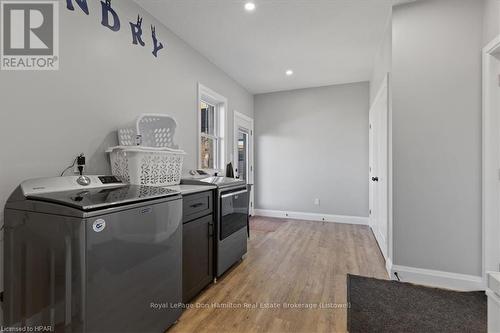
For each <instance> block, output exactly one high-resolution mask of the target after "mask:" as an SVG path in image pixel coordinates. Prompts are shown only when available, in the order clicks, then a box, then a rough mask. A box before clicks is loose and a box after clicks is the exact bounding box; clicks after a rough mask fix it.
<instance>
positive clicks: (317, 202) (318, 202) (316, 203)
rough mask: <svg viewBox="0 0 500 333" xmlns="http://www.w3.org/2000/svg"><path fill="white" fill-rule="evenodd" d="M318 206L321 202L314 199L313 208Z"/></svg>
mask: <svg viewBox="0 0 500 333" xmlns="http://www.w3.org/2000/svg"><path fill="white" fill-rule="evenodd" d="M320 204H321V201H320V200H319V198H316V199H314V205H315V206H319V205H320Z"/></svg>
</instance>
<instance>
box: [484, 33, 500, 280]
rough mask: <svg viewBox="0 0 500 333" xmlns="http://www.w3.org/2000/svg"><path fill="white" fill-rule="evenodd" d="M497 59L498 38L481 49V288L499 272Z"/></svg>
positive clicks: (499, 48) (499, 115)
mask: <svg viewBox="0 0 500 333" xmlns="http://www.w3.org/2000/svg"><path fill="white" fill-rule="evenodd" d="M495 54H497V57H495ZM499 59H500V35H499V36H497V37H496V38H495V39H493V40H492V41H491V42H490V43H488V45H487V46H486V47H485V48H484V49H483V96H482V98H483V112H482V125H483V138H482V139H483V144H482V146H483V147H482V148H483V151H482V153H483V158H482V166H483V167H482V185H483V186H482V189H483V191H482V196H483V200H482V225H483V230H482V231H483V249H482V252H483V262H482V266H483V267H482V268H483V272H482V275H483V284H484V287H485V288H486V287H487V273H488V272H490V271H497V272H498V271H499V270H500V267H499V263H500V247H499V244H500V208H499V203H500V182H499V181H500V142H499V141H500V110H499V107H500V101H499V97H498V90H499V89H500V88H499V85H500V77H499V73H498V70H497V71H495V72H493V70H494V66H499V65H500V60H499ZM498 68H500V66H499V67H498ZM492 73H493V74H492Z"/></svg>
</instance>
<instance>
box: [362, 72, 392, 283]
mask: <svg viewBox="0 0 500 333" xmlns="http://www.w3.org/2000/svg"><path fill="white" fill-rule="evenodd" d="M390 83H391V76H390V73H386V75H385V76H384V79H383V81H382V83H381V84H380V86H379V88H378V90H377V94H376V96H375V98H374V99H373V102H372V103H371V105H370V111H371V109H372V107H373V104H374V103H375V102H376V101H377V100H378V99H380V98H381V97H382V93H383V92H384V90H386V98H387V235H386V244H385V245H386V247H387V249H386V256H384V259H385V267H386V271H387V273H388V274H389V277H390V278H393V276H392V265H393V263H392V258H393V152H392V89H391V84H390ZM370 120H371V119H370ZM369 131H370V132H371V130H370V129H369ZM369 135H371V133H369ZM370 146H371V143H370ZM369 149H371V147H369ZM369 163H371V158H370V157H369ZM369 167H370V166H369ZM370 177H371V171H370V169H369V172H368V179H369V181H371V180H370ZM369 186H371V184H370V185H369ZM370 200H371V193H370ZM369 219H370V229H372V232H373V227H372V223H371V217H369ZM374 236H375V235H374ZM375 238H376V237H375ZM377 243H378V241H377ZM381 252H382V254H384V253H383V251H381Z"/></svg>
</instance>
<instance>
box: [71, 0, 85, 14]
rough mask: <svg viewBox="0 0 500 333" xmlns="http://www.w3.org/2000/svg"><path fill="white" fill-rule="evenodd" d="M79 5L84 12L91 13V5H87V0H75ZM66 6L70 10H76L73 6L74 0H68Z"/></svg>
mask: <svg viewBox="0 0 500 333" xmlns="http://www.w3.org/2000/svg"><path fill="white" fill-rule="evenodd" d="M75 1H76V3H77V4H78V6H79V7H80V8H81V9H82V10H83V12H84V13H85V14H87V15H89V6H88V5H87V0H75ZM66 7H67V8H68V9H69V10H75V7H74V6H73V0H66Z"/></svg>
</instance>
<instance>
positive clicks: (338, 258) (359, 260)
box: [168, 217, 387, 333]
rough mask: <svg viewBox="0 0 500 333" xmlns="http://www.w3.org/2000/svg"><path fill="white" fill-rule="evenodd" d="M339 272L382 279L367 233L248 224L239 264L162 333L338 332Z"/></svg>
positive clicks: (287, 223) (344, 227)
mask: <svg viewBox="0 0 500 333" xmlns="http://www.w3.org/2000/svg"><path fill="white" fill-rule="evenodd" d="M347 273H352V274H359V275H364V276H372V277H377V278H387V273H386V271H385V268H384V260H383V258H382V256H381V254H380V251H379V249H378V247H377V244H376V241H375V238H374V236H373V234H372V232H371V231H370V229H369V227H367V226H359V225H349V224H337V223H328V222H311V221H297V220H282V219H272V218H263V217H255V218H252V220H251V238H250V241H249V250H248V255H247V257H246V258H245V260H243V261H242V262H241V263H240V264H239V265H237V266H235V267H234V268H233V269H232V270H231V271H229V272H228V273H226V275H225V276H224V277H222V278H221V279H219V281H218V282H217V284H215V285H211V286H209V287H208V288H207V289H206V290H205V291H204V292H203V293H202V294H201V295H199V296H198V297H197V298H195V299H194V300H193V306H195V307H194V308H190V309H187V310H186V311H185V312H184V314H183V315H182V317H181V318H180V320H179V322H178V323H177V324H176V325H175V326H173V327H172V328H171V329H170V330H169V331H168V333H179V332H182V333H188V332H189V333H191V332H193V333H194V332H196V333H198V332H234V333H236V332H252V333H253V332H307V333H309V332H329V333H330V332H345V331H346V318H347V317H346V314H347V310H346V309H345V306H346V274H347ZM284 303H285V304H291V305H292V306H305V307H310V306H316V307H317V308H316V309H313V308H302V309H300V308H285V305H284ZM320 306H325V307H330V308H319V307H320ZM231 307H232V308H231ZM266 307H274V308H266ZM335 307H337V308H335ZM338 307H340V308H338Z"/></svg>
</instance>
